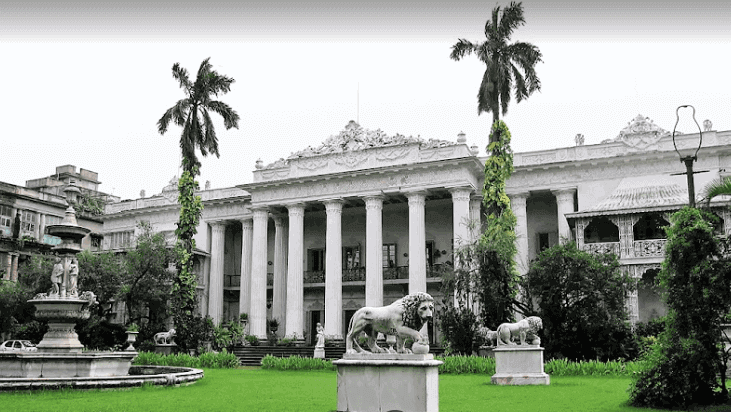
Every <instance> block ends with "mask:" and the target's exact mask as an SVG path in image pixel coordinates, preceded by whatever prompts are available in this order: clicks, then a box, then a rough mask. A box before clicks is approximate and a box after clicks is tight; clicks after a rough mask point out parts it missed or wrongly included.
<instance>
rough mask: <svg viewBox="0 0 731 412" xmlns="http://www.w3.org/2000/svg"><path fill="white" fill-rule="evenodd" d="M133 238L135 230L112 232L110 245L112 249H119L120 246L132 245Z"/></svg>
mask: <svg viewBox="0 0 731 412" xmlns="http://www.w3.org/2000/svg"><path fill="white" fill-rule="evenodd" d="M133 238H134V231H133V230H128V231H126V232H115V233H112V234H111V242H110V247H111V248H112V249H119V248H124V247H128V246H131V245H132V240H133Z"/></svg>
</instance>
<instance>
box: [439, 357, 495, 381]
mask: <svg viewBox="0 0 731 412" xmlns="http://www.w3.org/2000/svg"><path fill="white" fill-rule="evenodd" d="M435 359H437V360H440V361H442V362H444V363H443V364H441V365H439V373H448V374H455V375H458V374H462V373H482V374H486V375H490V376H492V375H494V374H495V358H485V357H482V356H463V355H454V356H436V357H435Z"/></svg>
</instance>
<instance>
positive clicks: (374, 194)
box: [103, 116, 731, 344]
mask: <svg viewBox="0 0 731 412" xmlns="http://www.w3.org/2000/svg"><path fill="white" fill-rule="evenodd" d="M704 127H705V129H706V130H705V131H704V132H703V133H702V148H701V149H700V151H699V152H698V161H697V162H696V163H695V170H697V171H701V172H703V173H698V174H696V175H695V182H696V187H697V188H698V190H697V191H698V192H700V189H702V188H703V187H704V186H705V185H706V184H707V183H708V182H710V181H711V180H713V179H719V178H722V177H725V176H726V175H729V174H731V131H724V132H717V131H714V130H712V125H711V124H710V122H706V124H704ZM699 134H700V133H695V134H681V135H676V142H677V146H678V148H679V149H680V150H681V152H682V151H683V150H688V149H690V148H693V147H697V146H698V142H699ZM516 138H520V137H516ZM477 153H478V151H477V147H475V146H473V147H471V148H470V147H468V146H467V144H466V143H465V138H464V135H460V137H459V138H458V139H457V141H443V140H424V139H420V138H414V137H405V136H402V135H395V136H388V135H386V134H384V133H383V132H381V131H380V130H376V131H371V130H367V129H364V128H362V127H361V126H359V125H358V124H356V123H355V122H350V123H349V124H348V125H347V126H346V127H345V130H343V131H341V132H340V133H339V134H338V135H335V136H331V137H330V138H328V139H327V140H325V142H324V143H322V144H321V145H319V146H317V147H308V148H306V149H304V150H301V151H299V152H296V153H293V154H292V155H291V156H290V157H289V158H287V159H280V160H278V161H276V162H274V163H271V164H269V165H267V166H265V165H264V164H263V163H262V162H261V161H258V162H257V164H256V169H255V170H254V172H253V182H252V183H246V184H242V185H239V186H236V187H231V188H224V189H207V190H202V191H200V196H201V197H202V199H203V203H204V210H203V217H202V219H201V223H200V226H199V227H198V235H197V236H196V243H197V245H198V250H197V253H196V257H197V259H196V270H197V272H198V275H199V278H198V281H199V292H200V295H199V296H200V302H201V312H202V314H207V315H210V316H211V317H212V318H213V319H214V321H215V322H220V321H226V320H229V319H236V318H237V317H238V314H239V313H244V312H245V313H248V315H249V333H250V334H252V335H256V336H258V337H260V338H265V337H266V331H267V327H266V322H267V319H272V318H275V319H277V320H278V321H279V323H280V327H279V331H278V333H279V335H280V336H288V337H292V336H296V337H297V338H299V339H302V338H304V339H306V341H307V342H308V343H310V344H311V343H312V339H313V338H314V336H315V332H314V330H315V326H316V324H317V322H322V323H323V324H324V327H325V335H327V336H329V337H330V338H333V339H338V338H339V339H342V338H343V335H344V333H345V332H346V331H347V323H348V320H349V319H350V317H351V316H352V314H353V312H354V311H355V310H357V309H358V308H360V307H362V306H366V305H368V306H380V305H385V304H389V303H391V302H393V301H394V300H396V299H398V298H400V297H402V296H403V295H404V294H406V293H412V292H417V291H426V292H428V293H430V294H432V296H434V297H435V299H436V301H437V306H439V304H440V303H441V293H440V291H439V290H440V286H441V276H442V274H443V273H445V272H446V271H449V270H451V264H452V250H453V248H454V246H455V245H458V244H459V243H460V242H465V241H468V240H469V239H471V238H472V237H473V236H476V235H477V232H476V231H475V232H472V231H471V230H470V229H468V227H469V226H468V225H467V222H469V221H470V220H472V221H475V220H477V219H480V218H481V215H482V213H481V211H480V208H481V188H482V182H483V166H484V163H485V158H484V157H478V156H477ZM514 165H515V172H514V173H513V175H512V177H511V178H510V179H509V181H508V182H507V190H508V194H509V195H510V198H511V206H512V208H513V211H514V212H515V215H516V216H517V219H518V223H517V228H516V233H517V236H518V239H517V241H516V242H517V247H518V267H519V270H520V272H521V274H524V273H526V272H527V268H528V262H530V260H531V259H534V258H535V257H536V255H537V253H538V252H539V251H540V250H542V249H543V248H546V247H549V246H551V245H554V244H556V243H558V242H559V241H563V240H564V239H568V240H573V241H576V242H577V245H578V246H579V247H580V248H583V249H585V250H589V251H592V252H613V253H615V254H617V255H618V256H619V258H620V262H621V264H622V267H623V268H624V270H627V271H629V273H631V274H632V275H633V276H635V277H637V278H643V279H644V280H651V279H652V278H653V277H654V275H655V274H656V273H657V270H658V269H659V267H660V262H661V261H662V259H663V246H664V244H665V239H664V236H665V235H664V232H663V231H662V230H661V227H662V226H663V225H666V224H667V222H668V220H669V215H670V214H671V213H672V212H673V211H675V210H677V209H679V208H681V207H682V206H683V205H685V204H687V203H688V191H687V185H686V177H685V176H684V175H678V174H679V173H683V172H685V166H684V164H683V163H681V162H680V160H679V155H678V153H677V152H676V150H675V147H674V145H673V140H672V137H671V133H669V132H667V131H665V130H663V129H661V128H660V127H658V126H657V125H655V124H654V123H653V122H652V121H650V120H649V119H647V118H644V117H642V116H637V117H636V118H635V119H633V120H632V121H631V122H630V123H629V124H628V125H627V126H626V127H625V128H624V129H622V130H621V131H620V133H619V135H618V136H617V137H616V138H614V139H609V140H606V141H604V142H602V143H601V144H594V145H583V137H581V136H577V143H576V146H573V147H565V148H559V149H553V150H543V151H537V152H527V153H516V154H515V158H514ZM241 180H242V181H244V180H245V178H244V176H242V177H241ZM176 200H177V188H176V184H175V180H173V181H172V182H171V185H170V186H168V187H166V188H165V189H164V190H163V193H162V194H160V195H156V196H152V197H147V198H141V199H137V200H129V201H123V202H119V203H114V204H109V205H107V207H106V210H105V216H104V225H103V235H104V248H106V249H112V250H113V249H121V248H124V247H126V246H128V245H129V242H130V241H131V240H132V239H133V238H134V230H135V226H136V223H137V222H138V221H140V220H145V221H149V222H151V223H152V224H153V227H154V228H155V230H157V231H162V232H167V233H170V234H172V233H173V232H174V230H175V227H176V223H177V219H178V211H179V207H178V205H177V203H176ZM728 205H729V202H728V201H727V200H725V199H721V200H715V201H714V203H712V206H713V207H714V210H715V211H716V213H717V214H718V216H719V217H721V218H722V219H723V222H724V223H723V225H721V227H719V228H718V230H719V234H726V235H728V234H729V233H731V215H730V213H729V207H728ZM627 304H628V307H629V309H630V314H631V318H632V320H633V321H635V322H636V321H647V320H649V319H652V318H654V317H657V316H661V315H663V314H664V311H665V308H664V306H663V304H662V303H661V302H660V300H659V295H658V292H657V291H656V290H655V289H653V288H652V287H650V286H647V285H644V286H642V287H640V288H639V290H638V292H636V293H635V294H633V295H632V296H630V298H629V299H628V303H627ZM437 316H438V310H437ZM430 334H431V337H430V338H431V341H432V342H439V340H437V339H438V336H437V334H438V332H437V331H434V330H431V331H430Z"/></svg>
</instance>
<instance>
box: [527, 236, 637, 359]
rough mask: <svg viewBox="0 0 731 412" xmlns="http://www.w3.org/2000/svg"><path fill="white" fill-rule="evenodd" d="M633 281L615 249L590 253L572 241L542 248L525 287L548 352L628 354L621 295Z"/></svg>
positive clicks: (588, 355)
mask: <svg viewBox="0 0 731 412" xmlns="http://www.w3.org/2000/svg"><path fill="white" fill-rule="evenodd" d="M634 287H635V282H634V281H633V280H632V278H631V277H630V276H629V275H627V274H625V273H623V272H622V271H621V270H620V268H619V262H618V260H617V257H616V256H615V255H613V254H607V255H592V254H589V253H587V252H584V251H581V250H579V249H578V248H577V247H576V245H575V244H573V243H568V244H566V245H557V246H554V247H552V248H549V249H546V250H544V251H543V252H541V254H540V255H539V256H538V257H537V259H536V260H535V261H534V262H533V264H532V265H531V267H530V270H529V271H528V273H527V274H526V276H525V277H524V279H523V288H524V291H525V293H524V298H525V304H526V305H527V306H529V307H533V309H532V311H531V313H530V314H534V315H536V316H539V317H540V318H541V319H542V320H543V331H542V333H541V335H542V336H544V337H545V338H544V339H542V340H541V341H542V343H543V345H544V347H545V348H546V356H547V358H554V357H558V358H561V357H566V358H569V359H574V360H579V359H601V360H610V359H617V358H632V357H633V355H634V352H633V351H634V342H633V336H632V333H631V329H630V327H629V324H628V316H627V312H626V308H625V301H626V297H627V293H628V292H629V291H630V290H632V288H634Z"/></svg>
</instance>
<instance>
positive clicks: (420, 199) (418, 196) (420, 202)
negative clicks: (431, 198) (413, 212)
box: [404, 190, 428, 207]
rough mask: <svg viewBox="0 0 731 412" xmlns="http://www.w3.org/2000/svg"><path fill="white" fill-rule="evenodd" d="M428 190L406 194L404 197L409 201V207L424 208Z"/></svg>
mask: <svg viewBox="0 0 731 412" xmlns="http://www.w3.org/2000/svg"><path fill="white" fill-rule="evenodd" d="M427 193H428V192H427V191H426V190H415V191H413V192H405V193H404V195H405V196H406V198H407V199H408V200H409V207H412V206H416V207H423V206H424V205H425V204H426V195H427Z"/></svg>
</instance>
